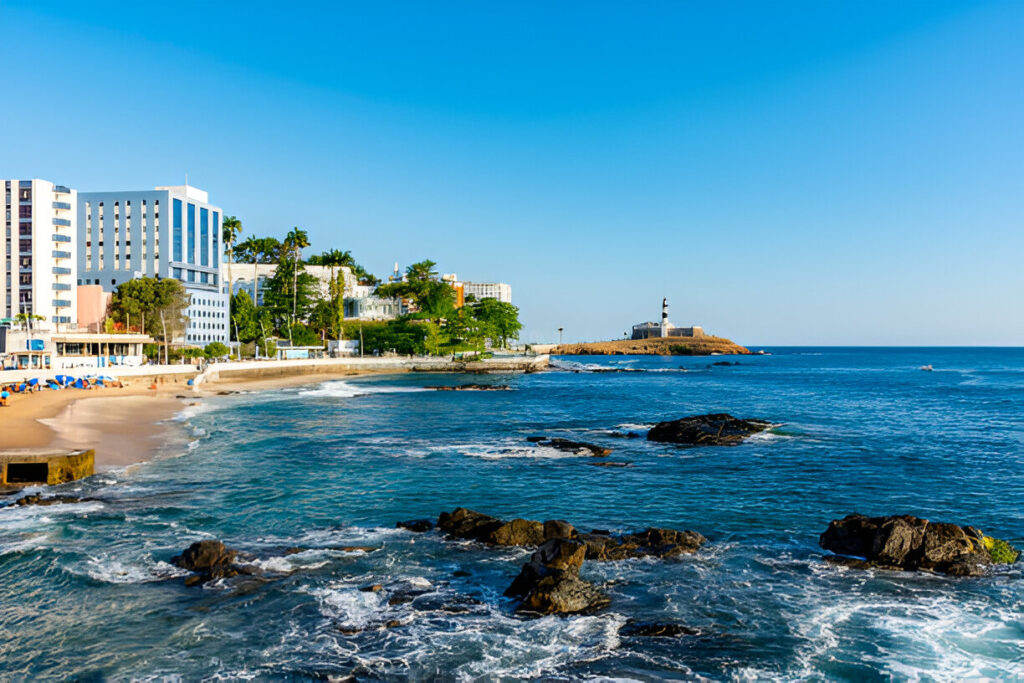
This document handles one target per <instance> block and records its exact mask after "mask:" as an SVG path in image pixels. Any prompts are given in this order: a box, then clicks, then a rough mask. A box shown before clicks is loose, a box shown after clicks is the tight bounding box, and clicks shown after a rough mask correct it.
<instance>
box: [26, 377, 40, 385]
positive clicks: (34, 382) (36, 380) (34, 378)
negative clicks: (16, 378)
mask: <svg viewBox="0 0 1024 683" xmlns="http://www.w3.org/2000/svg"><path fill="white" fill-rule="evenodd" d="M37 384H39V378H38V377H33V378H32V379H30V380H29V381H28V385H29V386H30V387H34V386H35V385H37Z"/></svg>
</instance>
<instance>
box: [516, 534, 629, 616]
mask: <svg viewBox="0 0 1024 683" xmlns="http://www.w3.org/2000/svg"><path fill="white" fill-rule="evenodd" d="M586 552H587V550H586V546H585V545H584V544H583V543H581V542H579V541H575V540H572V539H566V538H556V539H552V540H550V541H547V542H546V543H544V545H542V546H541V547H539V548H537V550H536V551H535V552H534V553H533V555H532V556H530V561H529V562H528V563H527V564H525V565H523V568H522V570H521V571H520V572H519V575H518V576H517V577H516V578H515V580H513V582H512V585H511V586H509V587H508V589H507V590H506V591H505V595H507V596H509V597H516V598H519V599H520V603H519V606H518V607H517V608H516V609H517V611H519V612H531V613H538V614H575V613H579V612H589V611H593V610H596V609H600V608H602V607H607V606H608V605H609V604H610V602H611V600H610V599H609V598H608V596H607V595H605V594H604V593H602V592H601V591H600V590H598V588H597V587H595V586H594V585H593V584H591V583H589V582H587V581H584V580H583V579H581V578H580V577H579V571H580V567H581V566H582V565H583V560H584V558H585V557H586Z"/></svg>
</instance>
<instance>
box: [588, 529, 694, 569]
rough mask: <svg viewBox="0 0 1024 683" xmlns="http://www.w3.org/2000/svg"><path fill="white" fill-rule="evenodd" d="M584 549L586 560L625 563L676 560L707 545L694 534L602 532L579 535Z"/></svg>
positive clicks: (660, 530)
mask: <svg viewBox="0 0 1024 683" xmlns="http://www.w3.org/2000/svg"><path fill="white" fill-rule="evenodd" d="M576 538H577V539H579V540H580V541H582V542H583V544H584V545H585V546H586V550H587V559H588V560H598V561H603V562H607V561H612V560H625V559H629V558H633V557H659V558H668V557H678V556H680V555H688V554H690V553H695V552H697V550H698V549H699V548H700V547H701V546H702V545H703V544H704V543H706V542H707V540H708V539H706V538H704V536H702V535H701V534H699V533H697V532H696V531H676V530H675V529H655V528H651V529H647V530H646V531H642V532H640V533H636V534H621V535H617V536H616V535H612V534H608V533H602V532H596V533H595V532H591V533H589V534H579V535H577V537H576Z"/></svg>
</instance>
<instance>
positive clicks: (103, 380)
mask: <svg viewBox="0 0 1024 683" xmlns="http://www.w3.org/2000/svg"><path fill="white" fill-rule="evenodd" d="M96 379H98V380H99V381H101V382H114V381H116V380H114V378H113V377H107V376H106V375H100V376H99V377H97V378H96Z"/></svg>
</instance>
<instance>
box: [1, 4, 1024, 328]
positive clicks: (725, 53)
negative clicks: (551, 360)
mask: <svg viewBox="0 0 1024 683" xmlns="http://www.w3.org/2000/svg"><path fill="white" fill-rule="evenodd" d="M0 35H2V36H3V39H2V40H0V61H2V63H3V64H4V65H5V69H4V72H5V79H4V84H5V85H4V87H3V88H2V89H0V132H2V135H0V140H2V142H0V177H41V178H47V179H51V180H53V181H56V182H61V183H64V184H68V185H72V186H74V187H76V188H78V189H81V190H107V189H146V188H149V187H152V186H156V185H164V184H180V183H181V182H183V181H184V178H185V174H186V173H187V174H188V177H189V180H190V182H191V183H192V184H193V185H196V186H198V187H201V188H203V189H206V190H208V191H209V192H210V196H211V201H213V202H214V203H217V204H219V205H220V206H222V207H223V208H224V210H225V212H226V213H228V214H235V215H237V216H239V217H240V218H241V219H242V220H243V223H244V226H245V232H246V234H257V235H264V234H273V235H277V236H280V235H283V234H284V233H285V232H286V231H287V230H288V229H289V228H291V227H292V226H295V225H298V226H301V227H303V228H306V229H307V230H308V231H309V233H310V236H311V239H312V242H313V244H314V250H320V249H326V248H331V247H337V248H341V249H350V250H352V252H353V253H354V254H355V255H356V257H357V258H358V259H359V260H360V261H361V262H362V263H364V265H366V266H367V267H368V268H370V269H371V270H372V271H374V272H377V273H378V274H386V272H387V271H389V270H390V269H391V267H392V264H393V262H394V261H399V262H400V263H401V264H402V265H403V266H404V265H407V264H408V263H410V262H413V261H416V260H420V259H422V258H427V257H429V258H432V259H433V260H435V261H437V262H438V263H439V266H440V269H441V270H442V271H444V272H456V273H458V274H459V276H460V277H462V278H464V279H470V280H500V281H504V282H509V283H511V285H512V287H513V297H514V301H515V303H516V304H517V305H519V306H520V307H521V309H522V319H523V322H524V323H525V330H524V334H523V338H524V339H525V340H527V341H541V340H550V339H553V338H556V337H557V332H555V330H556V329H557V328H558V327H564V328H565V337H566V339H567V340H577V339H579V340H594V339H603V338H615V337H620V336H621V335H622V333H623V332H624V331H626V330H627V329H628V328H629V326H630V325H631V324H632V323H633V322H638V321H640V320H643V319H654V318H655V317H656V316H657V315H658V313H659V306H660V302H661V298H662V297H663V296H667V297H668V298H669V302H670V304H671V307H672V308H671V314H672V319H673V321H674V322H676V323H677V324H700V325H703V326H704V327H705V329H706V330H708V331H710V332H712V333H716V334H721V335H724V336H728V337H731V338H733V339H736V340H737V341H740V342H742V343H746V344H750V345H755V346H756V345H770V344H895V345H900V344H996V345H1022V344H1024V225H1022V223H1024V220H1022V219H1024V199H1022V198H1024V192H1022V190H1024V88H1022V87H1021V84H1022V83H1024V51H1022V50H1021V40H1020V37H1021V35H1024V3H1019V2H1003V3H999V2H994V3H985V2H941V1H940V0H932V1H929V2H899V3H892V2H880V3H871V2H849V3H838V2H820V1H814V2H790V3H785V2H780V3H763V2H750V3H703V4H700V3H691V2H665V3H610V2H609V3H605V2H587V3H523V2H521V3H500V4H499V3H486V2H463V3H441V2H430V3H424V2H408V3H387V2H373V3H369V2H365V3H323V4H316V3H292V4H284V3H258V2H248V3H244V4H242V3H239V4H235V5H232V4H228V3H203V2H176V3H124V4H123V5H122V4H118V3H104V2H89V3H79V2H74V3H71V2H57V1H51V2H43V3H37V2H21V1H17V0H14V1H12V0H0Z"/></svg>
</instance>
